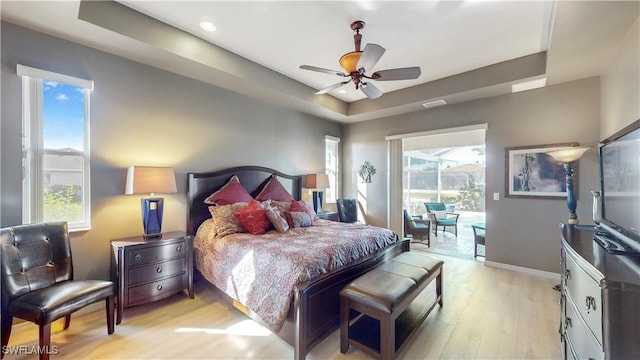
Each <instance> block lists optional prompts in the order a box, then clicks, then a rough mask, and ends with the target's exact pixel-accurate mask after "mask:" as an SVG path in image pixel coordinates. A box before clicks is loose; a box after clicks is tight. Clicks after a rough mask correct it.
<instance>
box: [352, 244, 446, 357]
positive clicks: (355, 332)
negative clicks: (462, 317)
mask: <svg viewBox="0 0 640 360" xmlns="http://www.w3.org/2000/svg"><path fill="white" fill-rule="evenodd" d="M443 264H444V262H442V261H440V260H436V259H434V258H432V257H430V256H427V255H422V254H417V253H415V252H405V253H402V254H400V255H398V256H396V257H395V258H393V259H391V260H390V261H388V262H386V263H383V264H382V265H380V266H378V267H376V268H375V269H373V270H371V271H369V272H367V273H366V274H364V275H362V276H360V277H358V278H357V279H355V280H354V281H352V282H351V283H350V284H348V285H347V286H345V287H344V289H342V291H341V292H340V352H342V353H343V354H344V353H346V352H347V350H349V345H353V346H355V347H356V348H358V349H360V350H362V351H364V352H366V353H367V354H369V355H371V356H374V357H376V358H382V359H395V357H396V355H397V354H398V353H399V352H400V351H401V350H402V348H403V346H404V345H405V344H406V343H407V342H406V340H407V339H408V338H409V337H410V336H411V335H412V334H413V332H414V331H415V330H416V329H417V328H418V327H419V326H420V324H422V322H423V321H424V319H426V317H427V315H429V313H430V312H431V310H432V309H433V308H434V307H435V305H436V304H440V306H442V266H443ZM433 279H435V280H436V294H435V298H432V299H429V301H426V303H425V302H424V301H417V300H416V298H417V297H418V295H420V293H421V292H422V290H424V289H425V288H426V287H427V286H428V285H429V283H431V281H432V280H433ZM425 294H426V293H425ZM421 298H422V297H421ZM414 300H416V301H414ZM353 311H355V312H357V313H359V314H358V315H357V316H355V317H353V318H352V317H351V315H352V312H353ZM353 314H355V313H353ZM396 319H397V321H396Z"/></svg>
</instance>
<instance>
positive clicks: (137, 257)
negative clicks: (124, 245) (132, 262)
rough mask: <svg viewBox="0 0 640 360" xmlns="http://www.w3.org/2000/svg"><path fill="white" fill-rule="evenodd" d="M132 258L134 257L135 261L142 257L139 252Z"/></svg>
mask: <svg viewBox="0 0 640 360" xmlns="http://www.w3.org/2000/svg"><path fill="white" fill-rule="evenodd" d="M134 259H136V261H140V259H142V255H140V253H138V254H136V256H134Z"/></svg>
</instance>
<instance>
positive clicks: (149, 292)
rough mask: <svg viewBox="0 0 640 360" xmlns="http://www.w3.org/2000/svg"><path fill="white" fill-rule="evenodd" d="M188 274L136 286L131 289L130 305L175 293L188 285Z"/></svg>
mask: <svg viewBox="0 0 640 360" xmlns="http://www.w3.org/2000/svg"><path fill="white" fill-rule="evenodd" d="M186 280H187V278H186V275H181V276H174V277H172V278H168V279H164V280H159V281H156V282H153V283H149V284H144V285H140V286H134V287H132V288H130V289H129V294H128V295H129V301H128V304H129V305H137V304H144V303H147V302H150V301H155V300H159V299H162V298H163V297H166V296H169V295H173V294H175V293H176V292H178V291H181V290H182V289H184V288H185V287H186V283H187V281H186Z"/></svg>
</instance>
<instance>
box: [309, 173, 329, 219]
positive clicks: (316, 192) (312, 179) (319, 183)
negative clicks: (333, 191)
mask: <svg viewBox="0 0 640 360" xmlns="http://www.w3.org/2000/svg"><path fill="white" fill-rule="evenodd" d="M305 188H307V189H313V193H312V197H313V210H314V211H315V212H316V214H320V213H321V212H322V195H323V193H322V190H324V189H328V188H329V175H327V174H309V175H307V176H306V180H305Z"/></svg>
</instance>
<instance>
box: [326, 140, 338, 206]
mask: <svg viewBox="0 0 640 360" xmlns="http://www.w3.org/2000/svg"><path fill="white" fill-rule="evenodd" d="M324 139H325V156H326V151H327V148H326V146H327V145H326V144H327V140H330V141H333V142H335V143H336V154H337V155H336V168H335V169H329V168H326V159H325V173H326V174H331V171H335V173H336V178H335V185H336V186H335V189H332V190H333V191H334V194H335V196H334V199H332V200H331V201H328V200H327V199H328V197H325V203H327V204H335V201H336V199H337V198H338V197H339V196H340V185H341V184H340V138H339V137H335V136H331V135H325V136H324Z"/></svg>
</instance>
